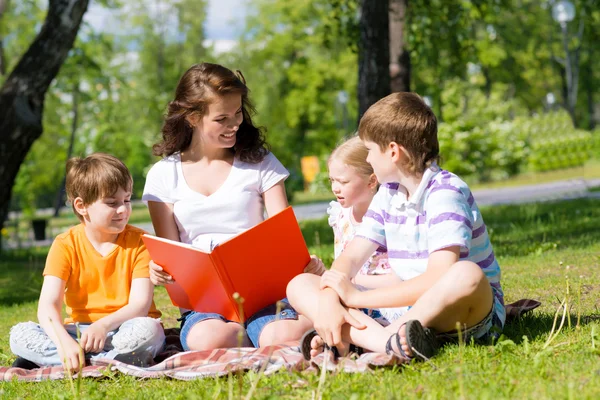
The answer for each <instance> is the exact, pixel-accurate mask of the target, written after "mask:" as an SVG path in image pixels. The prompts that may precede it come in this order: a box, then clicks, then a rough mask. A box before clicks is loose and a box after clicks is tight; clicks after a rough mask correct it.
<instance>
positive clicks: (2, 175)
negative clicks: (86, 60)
mask: <svg viewBox="0 0 600 400" xmlns="http://www.w3.org/2000/svg"><path fill="white" fill-rule="evenodd" d="M88 2H89V0H49V5H48V15H47V16H46V20H45V21H44V25H43V26H42V29H41V31H40V33H39V34H38V35H37V37H36V38H35V39H34V40H33V42H32V43H31V46H30V47H29V49H27V51H26V52H25V54H24V55H23V57H22V58H21V60H19V63H18V64H17V65H16V67H15V68H14V70H13V71H12V72H11V73H10V75H9V76H8V78H7V79H6V81H5V82H4V85H3V86H2V88H1V89H0V227H1V226H4V221H5V219H6V217H7V215H8V205H9V203H10V197H11V191H12V186H13V184H14V181H15V178H16V176H17V173H18V171H19V167H20V166H21V163H22V162H23V160H24V159H25V156H26V155H27V153H28V151H29V149H30V148H31V145H32V144H33V142H35V141H36V139H38V138H39V137H40V135H41V134H42V130H43V127H42V114H43V111H44V98H45V95H46V91H47V90H48V87H49V86H50V83H51V82H52V80H53V79H54V78H55V77H56V75H57V74H58V71H59V70H60V67H61V66H62V64H63V62H64V61H65V60H66V58H67V56H68V53H69V50H70V49H71V48H72V47H73V43H74V41H75V37H76V36H77V32H78V30H79V26H80V24H81V20H82V18H83V14H84V13H85V11H86V10H87V7H88Z"/></svg>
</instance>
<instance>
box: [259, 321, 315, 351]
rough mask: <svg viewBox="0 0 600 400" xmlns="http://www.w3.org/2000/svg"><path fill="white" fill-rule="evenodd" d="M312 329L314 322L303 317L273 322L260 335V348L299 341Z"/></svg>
mask: <svg viewBox="0 0 600 400" xmlns="http://www.w3.org/2000/svg"><path fill="white" fill-rule="evenodd" d="M312 327H313V324H312V322H310V321H309V320H308V319H307V318H306V317H303V316H299V317H298V319H290V320H280V321H273V322H271V323H269V324H267V325H266V326H265V327H264V328H263V330H262V332H261V333H260V337H259V346H260V347H264V346H271V345H274V344H280V343H284V342H289V341H292V340H299V339H300V338H301V337H302V335H303V334H304V333H305V332H306V331H307V330H309V329H311V328H312Z"/></svg>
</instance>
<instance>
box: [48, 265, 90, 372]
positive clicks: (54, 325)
mask: <svg viewBox="0 0 600 400" xmlns="http://www.w3.org/2000/svg"><path fill="white" fill-rule="evenodd" d="M65 285H66V282H65V281H63V280H62V279H60V278H58V277H56V276H51V275H46V276H45V277H44V283H43V284H42V291H41V293H40V300H39V303H38V313H37V315H38V321H39V322H40V325H41V327H42V328H43V329H44V331H45V332H46V334H47V335H48V336H49V337H50V339H52V342H54V344H55V345H56V348H57V349H58V354H60V357H61V362H62V363H63V366H64V367H65V368H67V369H70V370H72V371H77V370H79V369H80V367H83V366H84V357H83V351H82V350H81V347H80V346H79V344H78V343H77V341H75V339H73V338H72V337H71V336H70V335H69V333H68V332H67V331H66V330H65V327H64V325H63V321H62V316H61V311H62V306H63V296H64V293H65Z"/></svg>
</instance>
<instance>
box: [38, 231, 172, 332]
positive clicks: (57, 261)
mask: <svg viewBox="0 0 600 400" xmlns="http://www.w3.org/2000/svg"><path fill="white" fill-rule="evenodd" d="M143 234H144V231H143V230H141V229H139V228H136V227H134V226H131V225H127V226H126V227H125V229H124V230H123V232H121V233H120V234H119V236H118V238H117V242H116V246H115V248H114V249H113V250H112V251H111V252H110V253H109V254H107V255H106V256H104V257H103V256H102V255H100V253H98V251H97V250H96V249H95V248H94V246H92V244H91V243H90V241H89V240H88V238H87V236H86V234H85V230H84V227H83V224H79V225H77V226H74V227H73V228H71V229H69V230H68V231H67V232H64V233H62V234H60V235H58V236H57V237H56V239H54V242H53V243H52V247H50V251H49V252H48V257H47V258H46V267H45V268H44V276H46V275H51V276H56V277H58V278H60V279H62V280H64V281H65V282H66V287H65V304H66V308H67V310H66V311H67V315H68V317H67V318H65V322H64V323H65V324H68V323H73V322H81V323H92V322H95V321H98V320H99V319H100V318H102V317H105V316H107V315H110V314H112V313H114V312H115V311H117V310H119V309H121V308H122V307H124V306H126V305H127V303H129V292H130V290H131V281H132V280H134V279H136V278H148V277H149V276H150V274H149V270H148V264H149V262H150V254H149V253H148V250H146V246H145V245H144V242H143V241H142V235H143ZM148 316H149V317H153V318H158V317H160V316H161V313H160V311H158V310H157V309H156V306H155V305H154V301H152V305H151V306H150V310H149V311H148Z"/></svg>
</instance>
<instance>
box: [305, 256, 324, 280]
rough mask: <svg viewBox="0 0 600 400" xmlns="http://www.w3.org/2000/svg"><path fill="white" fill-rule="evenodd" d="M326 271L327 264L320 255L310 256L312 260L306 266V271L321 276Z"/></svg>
mask: <svg viewBox="0 0 600 400" xmlns="http://www.w3.org/2000/svg"><path fill="white" fill-rule="evenodd" d="M325 271H327V270H326V269H325V264H323V261H322V260H321V259H320V258H319V257H317V256H315V255H314V254H312V255H311V256H310V261H309V262H308V264H307V265H306V267H305V268H304V272H305V273H307V274H314V275H318V276H321V275H323V273H324V272H325Z"/></svg>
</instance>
